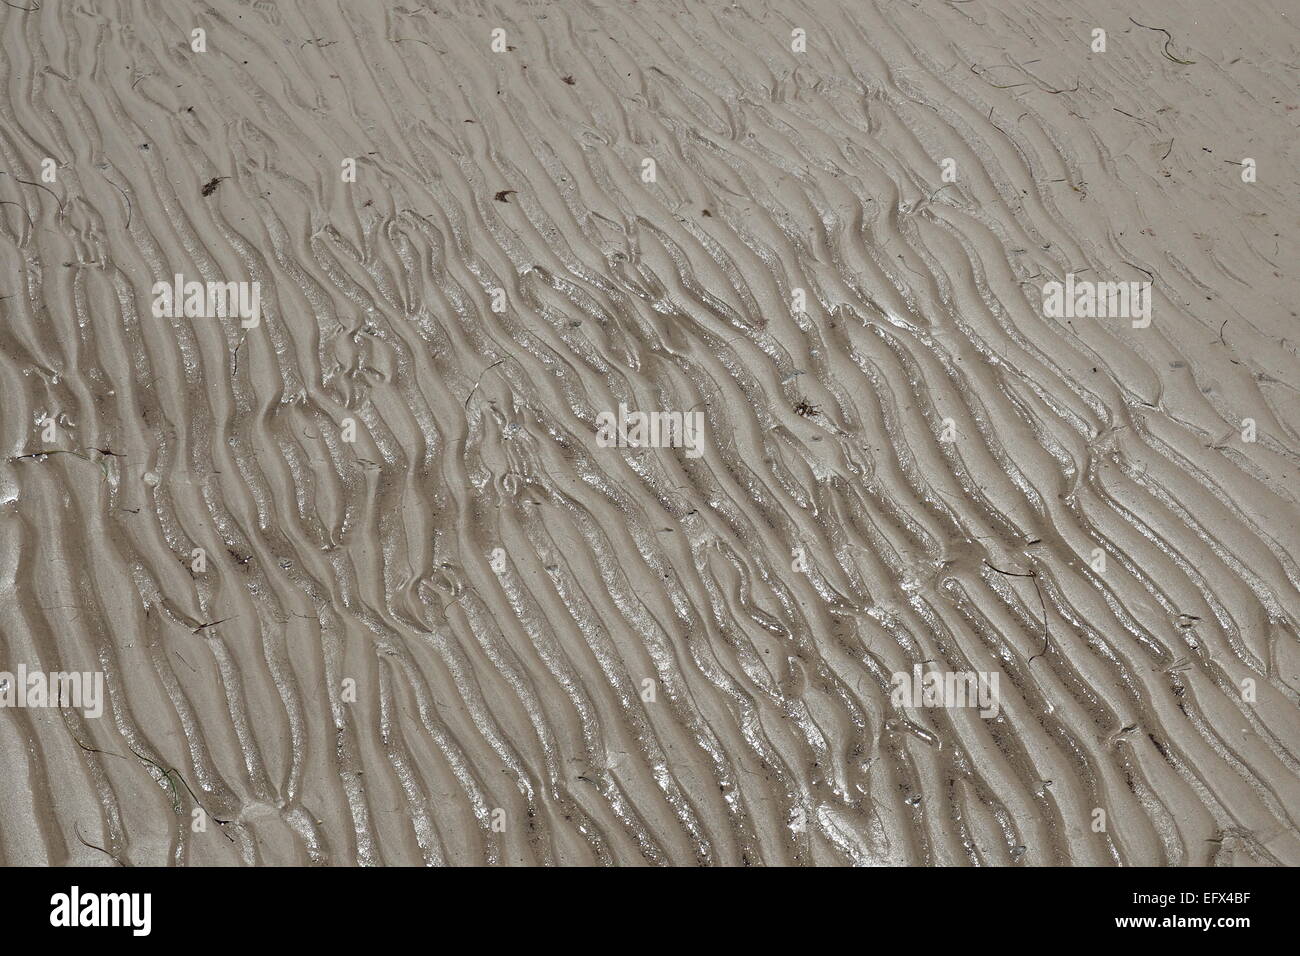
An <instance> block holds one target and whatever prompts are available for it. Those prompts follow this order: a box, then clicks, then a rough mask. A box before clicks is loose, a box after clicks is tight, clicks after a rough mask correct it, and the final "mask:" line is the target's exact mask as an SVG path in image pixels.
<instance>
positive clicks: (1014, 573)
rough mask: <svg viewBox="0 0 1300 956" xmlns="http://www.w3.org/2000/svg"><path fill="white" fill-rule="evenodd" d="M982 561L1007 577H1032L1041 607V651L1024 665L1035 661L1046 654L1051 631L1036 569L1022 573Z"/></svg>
mask: <svg viewBox="0 0 1300 956" xmlns="http://www.w3.org/2000/svg"><path fill="white" fill-rule="evenodd" d="M984 563H985V564H986V565H988V567H989V568H990V569H991V570H993V571H996V572H997V573H998V574H1005V575H1006V576H1007V577H1009V578H1032V579H1033V582H1034V593H1035V594H1037V595H1038V606H1039V607H1041V608H1042V609H1043V651H1042V653H1041V654H1035V655H1034V656H1033V657H1031V658H1029V660H1028V661H1026V666H1028V665H1029V664H1032V663H1033V662H1034V661H1036V660H1037V659H1038V658H1040V657H1043V656H1045V655H1046V654H1047V649H1048V647H1049V646H1050V642H1051V633H1050V632H1049V631H1048V629H1047V602H1046V601H1044V600H1043V589H1042V588H1040V587H1039V586H1038V571H1037V570H1036V569H1035V570H1030V572H1029V573H1028V574H1022V573H1020V572H1018V571H1003V570H1002V569H1001V568H998V567H994V566H993V565H991V564H989V561H988V558H985V559H984Z"/></svg>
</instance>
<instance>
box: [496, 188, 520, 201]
mask: <svg viewBox="0 0 1300 956" xmlns="http://www.w3.org/2000/svg"><path fill="white" fill-rule="evenodd" d="M516 192H518V190H517V189H503V190H501V191H500V192H499V193H497V194H496V196H495V197H493V198H495V199H496V201H497V202H507V203H508V202H510V197H511V195H512V194H514V193H516Z"/></svg>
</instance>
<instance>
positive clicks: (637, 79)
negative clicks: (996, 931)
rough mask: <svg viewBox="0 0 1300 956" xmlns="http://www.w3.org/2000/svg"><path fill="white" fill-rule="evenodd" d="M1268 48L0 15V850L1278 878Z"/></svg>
mask: <svg viewBox="0 0 1300 956" xmlns="http://www.w3.org/2000/svg"><path fill="white" fill-rule="evenodd" d="M23 8H29V11H25V10H24V9H23ZM1288 8H1289V9H1288ZM1134 21H1136V22H1134ZM1295 21H1296V10H1295V7H1294V5H1291V4H1287V3H1284V2H1281V0H1277V2H1271V0H1263V2H1261V3H1252V4H1224V3H1220V2H1218V0H1196V2H1186V3H1179V2H1161V3H1156V2H1146V3H1143V4H1140V5H1139V6H1136V7H1135V6H1133V5H1132V4H1127V3H1118V2H1107V0H1102V2H1098V3H1089V4H1081V3H1056V2H1042V0H967V2H961V0H951V2H933V0H925V2H883V0H877V2H861V0H844V2H843V3H839V2H830V0H827V2H813V3H805V2H800V0H793V2H783V3H779V4H778V3H762V2H750V0H745V2H743V3H740V4H736V5H730V4H727V3H722V2H718V3H714V2H690V3H687V2H675V3H660V2H652V0H642V2H640V3H637V2H635V0H632V2H624V0H618V2H614V0H608V2H605V0H601V2H586V0H575V2H566V3H529V4H523V3H519V4H516V3H497V2H482V3H480V2H471V0H455V2H451V3H446V2H443V0H438V2H436V3H431V4H425V5H417V4H415V3H414V2H409V3H405V4H399V3H393V2H386V3H380V2H341V0H320V2H307V0H297V2H295V0H284V2H274V3H273V2H263V0H255V2H232V0H213V2H212V3H211V4H208V3H186V2H172V0H169V2H166V3H148V4H146V3H142V2H111V0H43V2H39V3H38V2H37V0H13V2H11V3H6V4H5V6H4V7H3V8H0V36H2V38H3V40H2V45H0V57H2V59H3V69H2V70H0V75H2V76H3V81H4V86H3V90H2V91H0V436H2V437H3V456H4V460H3V462H0V567H2V569H3V572H2V574H0V652H2V653H3V659H0V670H6V671H14V670H15V669H16V668H17V666H18V665H19V664H24V665H25V666H26V667H27V668H30V669H42V670H44V671H55V670H79V671H101V672H102V673H103V675H104V713H103V715H102V716H101V717H98V718H94V717H90V716H87V715H86V714H85V713H84V712H83V710H79V709H76V708H74V707H63V708H49V707H47V708H43V709H42V708H35V707H26V708H18V707H5V708H3V709H0V861H2V862H4V863H8V864H16V863H34V864H45V863H50V864H63V863H82V864H96V865H98V864H104V865H114V864H115V863H121V864H161V863H173V864H255V863H260V864H305V863H320V864H406V865H418V864H435V865H436V864H484V863H488V864H643V863H650V864H697V863H699V864H720V865H759V864H769V865H770V864H783V865H788V864H798V865H803V864H818V865H834V864H851V863H857V864H940V865H947V864H979V865H1058V864H1079V865H1098V864H1099V865H1107V864H1170V865H1182V864H1206V863H1216V864H1278V863H1281V864H1287V865H1293V864H1296V863H1300V829H1298V828H1297V811H1298V810H1300V779H1298V775H1297V769H1298V766H1297V753H1296V751H1297V745H1298V743H1300V711H1298V707H1297V687H1300V676H1298V675H1300V646H1298V645H1297V635H1298V628H1297V625H1298V622H1300V591H1298V590H1297V588H1298V586H1300V565H1298V564H1297V561H1298V560H1300V533H1298V532H1300V508H1298V507H1297V494H1298V493H1300V481H1297V472H1298V470H1300V440H1298V438H1297V429H1298V428H1300V400H1298V398H1300V391H1298V390H1300V360H1298V359H1297V345H1298V344H1300V323H1298V320H1297V309H1298V306H1297V302H1300V281H1297V273H1296V269H1295V263H1296V261H1297V255H1298V254H1300V242H1297V238H1298V237H1300V230H1298V229H1297V225H1298V223H1300V190H1298V189H1297V182H1296V169H1297V166H1298V164H1300V147H1298V146H1297V142H1298V140H1300V137H1297V125H1298V124H1300V92H1297V89H1298V87H1297V78H1298V77H1300V31H1297V29H1296V23H1295ZM1139 24H1140V25H1139ZM195 28H202V29H203V30H205V31H206V34H205V36H206V40H205V43H206V50H205V51H204V52H195V51H194V49H192V33H191V31H192V30H194V29H195ZM497 28H500V29H503V30H504V31H505V33H504V41H503V42H504V45H505V46H506V49H505V50H504V51H503V52H494V51H493V49H492V42H493V34H492V31H493V30H494V29H497ZM1094 28H1103V29H1105V30H1106V32H1107V47H1106V51H1105V52H1093V50H1092V44H1093V30H1094ZM1162 29H1163V30H1167V31H1168V33H1167V34H1166V33H1164V32H1162ZM796 30H802V31H805V33H804V35H805V36H806V50H803V51H797V50H795V49H792V46H794V45H797V40H796V39H795V37H797V36H798V34H793V33H792V31H796ZM1180 61H1185V62H1180ZM46 157H50V158H52V159H53V160H54V163H53V167H54V169H55V177H54V179H53V180H52V181H50V180H47V179H44V178H43V177H42V173H43V164H42V160H43V159H44V158H46ZM348 158H352V159H355V162H356V181H355V182H345V181H343V180H344V177H343V172H344V161H345V160H346V159H348ZM1246 158H1250V159H1252V160H1254V164H1255V166H1256V167H1257V171H1258V173H1257V179H1256V181H1255V182H1247V181H1245V180H1244V179H1243V175H1242V173H1243V171H1244V170H1245V168H1246V167H1245V165H1243V163H1244V161H1245V159H1246ZM645 159H652V160H653V161H654V167H655V168H654V173H655V174H654V178H653V181H646V175H645V170H646V168H647V167H646V166H645V164H644V163H643V161H644V160H645ZM945 159H950V160H952V161H953V163H952V164H951V165H950V166H949V167H948V168H950V169H952V170H954V171H955V182H946V181H945V177H944V166H945V164H944V160H945ZM1067 273H1073V274H1075V275H1076V276H1078V277H1079V278H1081V279H1093V280H1097V281H1123V282H1132V281H1151V282H1152V283H1153V290H1152V321H1151V324H1150V325H1149V326H1148V327H1145V328H1143V327H1134V325H1133V323H1131V322H1130V321H1128V320H1127V319H1125V318H1069V319H1066V318H1048V317H1045V316H1044V310H1043V303H1042V300H1043V287H1044V284H1045V283H1047V282H1049V281H1053V280H1056V281H1064V278H1065V276H1066V274H1067ZM176 274H181V275H183V276H184V277H186V278H187V279H193V280H198V281H219V282H236V281H237V282H258V283H260V288H261V299H262V303H261V321H260V324H259V325H257V326H256V327H249V328H245V327H243V324H241V322H240V321H239V319H238V318H234V317H229V318H219V317H209V318H203V317H196V318H185V317H180V318H169V317H166V316H163V317H155V315H154V312H153V311H152V305H153V301H154V297H153V295H152V294H151V287H152V285H153V283H155V282H157V281H159V280H163V281H171V279H172V277H173V276H174V275H176ZM496 289H500V290H503V294H499V295H496V296H495V298H496V300H497V304H498V305H499V306H500V310H499V311H494V310H493V302H494V290H496ZM797 290H803V294H804V296H805V297H806V303H805V304H804V305H803V308H802V309H800V308H797V307H796V300H797V296H798V292H797ZM620 404H625V405H626V406H627V407H628V408H630V409H639V410H643V411H655V410H662V411H674V410H675V411H678V412H700V413H702V414H703V416H704V422H705V425H704V443H703V454H701V455H699V456H698V457H692V456H690V455H688V454H687V453H686V449H682V448H626V447H602V446H601V445H600V444H599V443H598V442H597V440H596V436H597V429H596V422H597V416H598V415H599V414H600V413H601V412H606V411H614V410H617V409H618V407H619V405H620ZM1247 420H1249V423H1247ZM51 423H52V424H53V426H54V428H53V429H52V430H51V429H50V428H49V426H50V424H51ZM352 431H355V440H353V441H349V440H348V438H349V437H352V434H351V432H352ZM945 432H946V434H945ZM47 435H48V436H50V437H49V438H48V439H47V437H46V436H47ZM1252 439H1253V440H1252ZM51 452H59V453H51ZM47 453H48V454H47ZM196 549H201V552H200V554H201V555H202V560H199V561H196V559H195V554H196ZM497 549H500V550H499V551H498V550H497ZM196 565H197V567H198V570H196ZM1103 568H1104V570H1103ZM918 664H919V665H922V666H923V667H924V668H925V669H926V670H927V671H929V670H932V669H937V670H940V671H948V672H963V671H975V672H984V673H990V674H993V673H996V674H997V675H999V677H1000V702H999V712H998V714H997V715H996V717H992V718H989V719H985V718H983V717H981V716H980V715H979V713H978V712H977V711H976V710H974V709H972V708H961V707H949V708H943V707H924V706H905V705H903V704H899V703H896V702H895V701H894V700H891V675H893V674H896V673H903V674H907V673H909V672H911V670H912V668H913V666H914V665H918ZM1098 811H1101V815H1100V816H1099V815H1098ZM1099 821H1100V825H1099ZM205 822H206V826H204V823H205Z"/></svg>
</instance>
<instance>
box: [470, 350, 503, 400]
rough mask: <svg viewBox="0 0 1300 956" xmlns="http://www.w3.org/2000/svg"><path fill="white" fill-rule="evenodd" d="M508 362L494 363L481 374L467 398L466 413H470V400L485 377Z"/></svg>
mask: <svg viewBox="0 0 1300 956" xmlns="http://www.w3.org/2000/svg"><path fill="white" fill-rule="evenodd" d="M507 361H508V360H507V359H501V361H499V362H493V363H492V364H491V365H489V366H488V367H487V368H485V369H484V370H483V371H482V372H480V373H479V376H478V381H477V382H475V383H474V387H473V388H471V389H470V390H469V394H468V395H466V396H465V410H466V411H469V400H470V399H471V398H473V397H474V393H475V392H476V391H477V390H478V387H479V384H480V383H481V382H482V381H483V376H484V375H486V374H487V373H488V372H490V371H492V370H493V369H494V368H496V367H497V366H498V365H505V364H506V362H507Z"/></svg>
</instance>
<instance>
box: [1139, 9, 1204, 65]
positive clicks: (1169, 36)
mask: <svg viewBox="0 0 1300 956" xmlns="http://www.w3.org/2000/svg"><path fill="white" fill-rule="evenodd" d="M1128 19H1129V22H1130V23H1134V24H1137V26H1140V27H1141V28H1142V29H1143V30H1154V31H1156V32H1157V33H1163V34H1164V35H1165V46H1164V49H1163V50H1161V51H1160V52H1161V53H1163V54H1164V55H1165V58H1166V59H1168V60H1173V61H1174V62H1175V63H1182V64H1183V65H1185V66H1190V65H1191V64H1193V63H1195V62H1196V61H1195V60H1180V59H1178V57H1176V56H1174V55H1173V54H1172V53H1170V52H1169V44H1170V43H1172V42H1173V39H1174V35H1173V34H1172V33H1170V32H1169V31H1168V30H1166V29H1165V28H1164V27H1149V26H1147V25H1146V24H1145V23H1138V22H1137V21H1136V20H1134V19H1133V18H1132V17H1129V18H1128Z"/></svg>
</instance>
